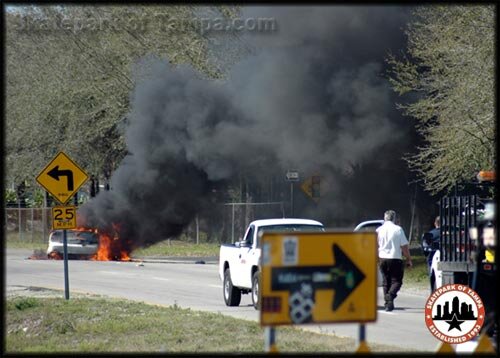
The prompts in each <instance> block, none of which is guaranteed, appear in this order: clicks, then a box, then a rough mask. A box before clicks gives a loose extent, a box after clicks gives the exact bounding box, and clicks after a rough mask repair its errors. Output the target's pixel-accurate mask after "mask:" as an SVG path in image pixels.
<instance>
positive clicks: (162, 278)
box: [151, 277, 170, 281]
mask: <svg viewBox="0 0 500 358" xmlns="http://www.w3.org/2000/svg"><path fill="white" fill-rule="evenodd" d="M151 278H152V279H155V280H160V281H170V279H169V278H165V277H151Z"/></svg>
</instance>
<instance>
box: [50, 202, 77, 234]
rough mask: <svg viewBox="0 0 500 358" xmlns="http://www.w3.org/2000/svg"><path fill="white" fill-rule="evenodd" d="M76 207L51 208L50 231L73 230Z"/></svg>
mask: <svg viewBox="0 0 500 358" xmlns="http://www.w3.org/2000/svg"><path fill="white" fill-rule="evenodd" d="M75 228H76V206H54V207H53V208H52V229H54V230H61V229H63V230H64V229H75Z"/></svg>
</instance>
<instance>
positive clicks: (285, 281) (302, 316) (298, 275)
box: [260, 231, 377, 348]
mask: <svg viewBox="0 0 500 358" xmlns="http://www.w3.org/2000/svg"><path fill="white" fill-rule="evenodd" d="M261 267H262V282H261V300H260V302H261V310H260V323H261V325H262V326H266V327H268V328H270V329H266V334H267V335H269V337H267V338H266V342H268V341H269V342H272V344H274V340H275V333H274V326H278V325H294V324H318V323H337V322H360V323H361V322H363V323H364V322H373V321H375V320H376V319H377V275H376V273H377V271H376V270H377V246H376V235H375V233H373V232H354V233H353V232H340V231H327V232H314V233H312V232H311V233H306V232H300V233H299V232H293V233H272V232H270V233H266V232H264V234H263V236H262V261H261ZM360 334H361V335H363V337H360V340H362V341H364V340H365V337H364V334H365V331H364V326H363V328H362V329H360ZM272 344H271V345H270V346H272ZM267 348H269V347H267Z"/></svg>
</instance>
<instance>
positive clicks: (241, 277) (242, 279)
mask: <svg viewBox="0 0 500 358" xmlns="http://www.w3.org/2000/svg"><path fill="white" fill-rule="evenodd" d="M254 233H255V227H254V226H253V225H250V227H249V228H248V230H247V232H246V234H245V237H244V239H243V241H241V244H240V247H239V248H238V257H237V259H238V264H237V265H236V270H235V272H234V274H231V280H232V281H233V285H235V286H238V287H246V288H249V287H251V286H252V280H251V278H250V271H251V269H252V263H251V262H249V258H250V257H249V255H250V253H251V251H252V250H253V248H252V244H253V239H254ZM247 276H248V277H247Z"/></svg>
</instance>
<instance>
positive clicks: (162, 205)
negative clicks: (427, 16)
mask: <svg viewBox="0 0 500 358" xmlns="http://www.w3.org/2000/svg"><path fill="white" fill-rule="evenodd" d="M243 15H244V17H259V16H261V17H266V18H274V19H275V20H276V24H277V31H275V32H271V33H249V34H246V35H245V36H243V40H244V41H245V42H246V44H248V45H249V47H250V48H252V49H253V52H252V53H251V54H250V55H248V56H246V57H245V58H244V59H243V60H242V61H240V62H239V63H237V64H235V65H234V66H233V67H232V68H231V69H230V71H229V73H228V76H227V78H226V79H225V80H223V81H214V80H210V79H204V78H203V77H202V76H201V75H200V74H199V73H197V72H196V71H195V70H193V69H192V68H191V67H189V66H184V65H181V66H172V65H171V64H169V63H168V62H167V61H165V60H163V61H161V60H152V61H147V62H148V66H147V68H148V70H139V71H138V72H140V73H141V76H138V79H137V85H136V88H135V90H134V91H133V94H132V95H131V112H130V114H129V116H128V118H129V125H128V128H127V130H126V144H127V149H128V152H129V154H128V155H127V156H126V157H125V159H124V160H123V162H122V163H121V165H120V167H119V168H118V169H117V170H116V171H115V172H114V173H113V176H112V178H111V187H112V191H108V192H103V191H101V192H100V193H99V195H98V196H97V197H96V198H95V199H93V200H92V201H90V202H89V203H88V204H86V205H85V206H84V207H83V208H82V209H81V214H82V217H83V218H85V221H86V225H89V226H97V227H101V228H103V227H109V226H110V223H112V222H115V223H120V225H121V226H120V236H122V237H124V238H127V239H129V240H132V242H133V244H131V246H133V247H138V246H143V245H149V244H151V243H154V242H157V241H159V240H163V239H165V238H167V237H171V236H176V235H179V234H180V233H181V231H182V230H183V228H185V227H186V225H188V224H189V223H190V222H191V221H192V220H193V218H194V216H195V215H196V213H197V212H198V211H199V210H200V208H202V207H206V206H207V198H208V196H209V194H210V188H211V187H212V185H213V184H221V183H225V182H229V181H230V180H232V179H233V178H234V177H235V176H236V175H238V173H240V172H245V173H247V175H253V176H254V177H255V178H259V177H262V176H263V175H266V174H269V173H272V174H277V173H281V175H283V173H284V171H285V170H286V169H288V168H296V169H298V170H299V171H300V172H301V176H302V177H305V176H307V175H308V174H310V173H315V172H316V173H317V172H319V173H321V175H322V177H323V178H324V179H323V182H322V191H324V193H325V194H324V197H322V201H321V203H320V204H318V205H314V206H307V205H305V206H304V208H303V210H302V214H303V215H304V216H309V217H313V218H319V219H322V220H324V222H325V223H326V224H328V225H332V226H333V225H335V223H336V220H338V221H337V222H340V221H342V220H344V221H345V220H351V221H353V222H355V221H360V220H361V219H362V217H363V216H373V217H375V218H378V217H380V216H381V215H382V213H383V210H385V209H386V208H389V206H391V207H392V208H395V209H396V210H398V208H399V207H404V208H405V209H406V206H405V205H407V199H408V193H407V192H408V188H407V181H408V178H407V177H405V173H406V172H405V169H404V163H402V161H401V156H402V155H403V153H404V152H405V151H407V150H408V148H409V145H410V144H411V142H412V140H413V139H412V138H411V136H410V127H411V126H410V124H409V123H408V120H407V119H404V118H402V117H401V115H400V113H398V111H397V110H396V105H395V102H396V98H395V96H394V94H393V92H392V91H391V89H390V86H389V83H388V81H387V79H386V78H385V77H384V72H385V68H384V58H385V57H386V56H387V54H388V52H389V51H393V52H396V51H398V50H399V49H401V48H403V47H404V45H405V38H404V34H403V29H404V27H405V25H406V23H407V21H408V19H409V9H407V8H395V7H388V6H383V7H376V6H373V7H363V6H352V7H345V6H317V7H305V6H299V7H279V6H276V7H245V8H244V9H243ZM209 36H222V37H223V35H220V34H219V35H217V34H209ZM141 71H142V72H141ZM359 191H360V192H359ZM361 195H362V196H361ZM374 203H375V204H374ZM208 205H209V204H208ZM299 213H300V212H299Z"/></svg>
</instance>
